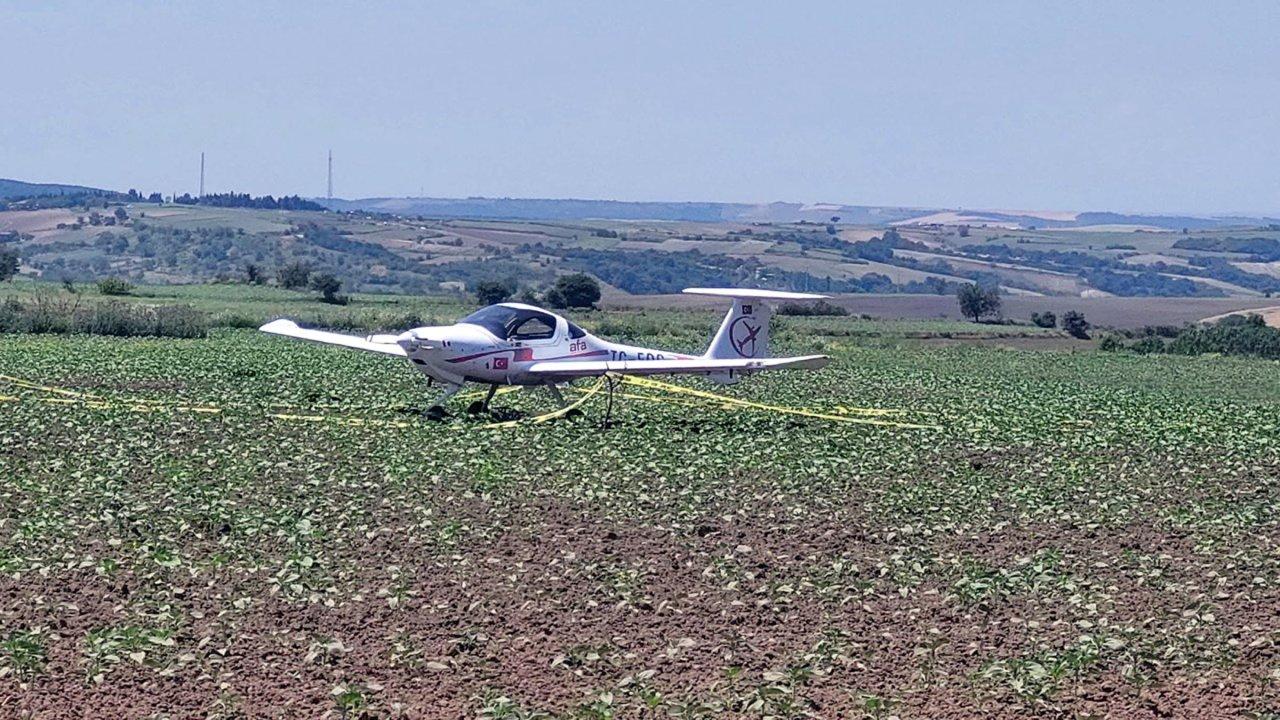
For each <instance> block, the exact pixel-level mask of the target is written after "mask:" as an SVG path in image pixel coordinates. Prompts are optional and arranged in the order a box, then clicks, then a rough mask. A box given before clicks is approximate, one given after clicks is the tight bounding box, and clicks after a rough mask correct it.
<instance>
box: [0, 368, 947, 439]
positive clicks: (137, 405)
mask: <svg viewBox="0 0 1280 720" xmlns="http://www.w3.org/2000/svg"><path fill="white" fill-rule="evenodd" d="M611 377H613V378H615V379H616V380H618V381H621V382H622V383H624V384H628V385H634V386H637V387H642V388H646V389H650V390H658V391H661V392H664V393H669V394H677V395H685V396H687V397H692V398H696V400H678V399H675V398H670V397H661V396H653V395H642V394H637V393H625V392H617V391H615V393H614V394H615V396H616V397H621V398H627V399H632V400H642V401H647V402H657V403H666V404H672V405H679V406H682V407H699V406H715V407H720V408H723V409H730V408H734V407H746V408H753V409H757V410H765V411H769V412H775V413H781V414H786V415H797V416H802V417H811V418H817V419H820V420H830V421H834V422H844V423H855V424H863V425H882V426H887V427H898V428H908V429H937V427H938V426H936V425H923V424H918V423H908V422H898V421H893V420H877V419H871V418H869V417H848V416H849V415H855V414H856V415H870V416H877V415H878V416H884V415H896V414H902V413H903V412H904V411H903V410H897V409H888V408H850V407H845V406H837V407H836V408H835V410H834V412H836V413H841V414H838V415H836V414H830V413H825V412H818V411H815V410H809V409H805V408H791V407H784V406H779V405H767V404H764V403H758V402H752V401H750V400H740V399H738V398H733V397H728V396H726V395H719V394H717V393H713V392H708V391H706V390H698V389H695V388H689V387H685V386H683V385H675V384H673V383H667V382H662V381H660V380H654V379H652V378H648V377H641V376H635V375H622V376H611ZM0 381H3V382H8V383H10V384H12V385H16V386H18V387H20V388H24V389H27V390H36V391H40V392H47V393H52V394H55V395H59V396H60V397H54V398H50V397H43V398H30V399H33V400H37V401H39V402H45V403H49V404H57V405H76V404H78V405H82V406H84V407H90V408H95V409H104V408H110V407H116V406H120V407H125V408H127V409H129V410H131V411H134V412H157V411H177V412H191V413H200V414H210V415H212V414H220V413H222V412H223V409H222V408H219V407H216V406H210V405H176V404H172V403H167V402H165V401H162V400H149V399H141V398H134V399H125V400H121V401H119V403H118V405H113V404H112V403H111V402H110V401H108V400H106V399H105V398H102V397H101V396H98V395H93V394H90V393H83V392H78V391H75V390H67V389H64V388H57V387H51V386H48V385H41V384H39V383H34V382H31V381H29V380H23V379H22V378H16V377H12V376H9V375H0ZM606 382H610V376H601V377H600V378H598V379H597V380H596V383H595V384H594V385H592V386H591V387H590V388H588V389H586V390H579V389H577V388H569V390H570V392H574V393H579V397H578V399H577V400H575V401H574V402H572V403H570V404H569V405H567V406H565V407H563V408H559V409H557V410H553V411H551V412H548V413H544V414H542V415H536V416H534V417H530V418H521V419H518V420H507V421H503V422H496V423H487V424H484V425H457V424H455V425H451V426H450V427H453V428H455V429H481V430H483V429H494V428H510V427H516V426H519V425H521V424H524V423H529V424H539V423H544V422H548V421H550V420H554V419H556V418H559V417H563V416H565V415H567V414H569V413H570V412H572V411H574V410H576V409H578V408H579V407H580V406H581V405H583V404H584V403H585V402H586V401H587V400H589V399H590V398H591V397H592V396H593V395H595V394H596V393H598V392H599V391H600V390H601V388H603V387H604V385H605V383H606ZM518 389H519V387H517V386H508V387H502V388H499V389H498V390H497V392H496V393H495V394H506V393H509V392H513V391H515V390H518ZM486 392H487V390H481V391H477V392H471V393H466V394H463V395H460V396H458V397H459V398H463V399H465V398H469V397H481V396H483V395H484V394H485V393H486ZM22 399H23V398H21V397H18V396H6V395H0V401H2V402H17V401H19V400H22ZM267 417H271V418H275V419H278V420H287V421H295V422H311V423H318V422H333V423H337V424H343V425H353V426H364V425H372V426H384V427H397V428H406V427H412V426H413V424H412V423H407V422H403V421H396V420H382V419H375V418H360V417H352V416H336V415H305V414H295V413H269V414H268V415H267Z"/></svg>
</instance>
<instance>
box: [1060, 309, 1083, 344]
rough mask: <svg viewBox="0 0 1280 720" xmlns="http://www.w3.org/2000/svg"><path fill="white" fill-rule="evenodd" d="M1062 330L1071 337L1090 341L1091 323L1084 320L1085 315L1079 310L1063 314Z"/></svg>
mask: <svg viewBox="0 0 1280 720" xmlns="http://www.w3.org/2000/svg"><path fill="white" fill-rule="evenodd" d="M1062 329H1063V330H1066V331H1067V334H1068V335H1070V336H1071V337H1074V338H1080V339H1081V340H1088V339H1089V321H1088V320H1085V319H1084V313H1082V312H1079V311H1077V310H1068V311H1067V312H1065V313H1063V314H1062Z"/></svg>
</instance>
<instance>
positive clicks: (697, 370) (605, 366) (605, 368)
mask: <svg viewBox="0 0 1280 720" xmlns="http://www.w3.org/2000/svg"><path fill="white" fill-rule="evenodd" d="M829 361H830V358H828V357H827V356H826V355H803V356H800V357H786V358H743V359H738V360H714V359H710V358H692V359H689V360H592V361H583V362H574V361H572V360H560V361H555V362H538V363H534V364H532V365H530V366H529V373H530V374H532V375H543V376H547V377H595V376H597V375H604V374H606V373H617V374H619V375H709V374H712V373H737V372H740V373H752V372H758V371H760V370H783V369H794V370H817V369H818V368H821V367H824V366H826V364H827V363H828V362H829Z"/></svg>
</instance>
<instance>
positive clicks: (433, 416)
mask: <svg viewBox="0 0 1280 720" xmlns="http://www.w3.org/2000/svg"><path fill="white" fill-rule="evenodd" d="M447 417H449V411H448V410H445V409H444V408H442V407H440V406H439V405H432V406H431V407H429V408H427V419H428V420H444V419H445V418H447Z"/></svg>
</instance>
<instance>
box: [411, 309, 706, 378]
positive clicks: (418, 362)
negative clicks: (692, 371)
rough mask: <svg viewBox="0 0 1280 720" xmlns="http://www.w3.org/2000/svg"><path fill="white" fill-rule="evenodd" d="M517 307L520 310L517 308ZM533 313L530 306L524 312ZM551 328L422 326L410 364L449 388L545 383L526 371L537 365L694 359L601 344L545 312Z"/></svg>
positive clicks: (464, 324)
mask: <svg viewBox="0 0 1280 720" xmlns="http://www.w3.org/2000/svg"><path fill="white" fill-rule="evenodd" d="M517 307H518V306H517ZM536 310H537V309H536V308H532V307H529V308H527V312H535V311H536ZM540 319H545V320H546V322H547V323H548V324H554V329H552V330H550V331H549V332H544V333H540V334H543V335H547V336H546V337H531V336H530V335H531V334H529V333H526V334H525V335H524V336H514V337H508V338H502V337H499V335H500V334H503V333H502V332H501V331H500V332H499V333H495V332H493V331H492V330H490V329H487V328H486V327H483V326H481V325H477V324H472V323H468V322H459V323H456V324H453V325H444V326H435V327H421V328H416V329H414V330H412V331H410V332H411V333H412V336H413V337H414V338H415V340H414V341H411V342H409V343H408V345H407V347H406V350H407V351H408V356H409V361H410V362H411V363H413V365H414V367H416V368H417V369H418V370H419V371H421V372H423V373H425V374H426V375H427V376H429V377H431V378H432V379H434V380H436V381H439V382H443V383H448V384H452V385H460V384H462V383H463V382H477V383H487V384H493V385H543V384H546V383H547V382H548V378H547V377H546V376H545V375H538V376H534V375H532V374H530V373H528V372H527V369H528V368H529V367H530V366H531V365H533V364H534V363H536V362H545V361H575V360H608V361H627V360H685V359H690V358H693V357H694V356H692V355H685V354H682V353H677V352H671V351H669V350H657V349H654V348H646V347H638V346H634V345H624V344H620V343H613V342H609V341H607V340H602V339H601V338H598V337H596V336H594V335H592V334H590V333H588V332H586V331H585V330H582V329H581V328H578V327H577V326H576V325H573V324H572V323H569V322H568V321H566V320H565V319H564V318H563V317H560V316H558V315H554V314H551V313H543V314H542V318H540Z"/></svg>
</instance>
